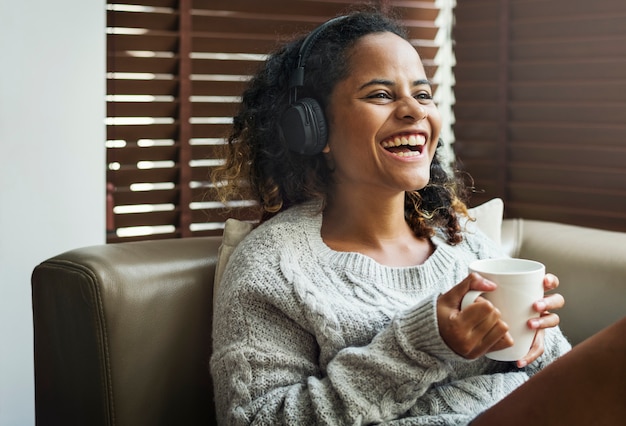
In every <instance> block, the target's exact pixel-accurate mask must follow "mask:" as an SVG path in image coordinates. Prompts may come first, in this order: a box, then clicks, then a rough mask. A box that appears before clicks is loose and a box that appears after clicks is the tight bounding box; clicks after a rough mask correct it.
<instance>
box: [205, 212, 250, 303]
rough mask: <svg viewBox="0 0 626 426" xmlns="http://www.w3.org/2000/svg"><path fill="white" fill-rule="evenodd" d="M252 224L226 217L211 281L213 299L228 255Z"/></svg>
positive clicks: (248, 231)
mask: <svg viewBox="0 0 626 426" xmlns="http://www.w3.org/2000/svg"><path fill="white" fill-rule="evenodd" d="M252 228H253V225H252V224H251V223H249V222H243V221H241V220H237V219H227V220H226V223H225V224H224V236H223V238H222V245H221V246H220V248H219V250H218V251H217V265H216V266H215V278H214V281H213V300H215V296H217V288H218V286H219V283H220V282H221V280H222V275H223V274H224V269H225V268H226V264H227V263H228V259H229V258H230V255H231V254H232V253H233V251H234V250H235V247H237V244H239V243H240V242H241V240H243V239H244V237H245V236H246V235H248V234H249V233H250V231H252Z"/></svg>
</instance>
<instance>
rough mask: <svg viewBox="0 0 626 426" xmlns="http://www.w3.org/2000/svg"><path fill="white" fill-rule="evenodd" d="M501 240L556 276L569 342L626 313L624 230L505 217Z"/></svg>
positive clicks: (508, 249)
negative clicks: (541, 264)
mask: <svg viewBox="0 0 626 426" xmlns="http://www.w3.org/2000/svg"><path fill="white" fill-rule="evenodd" d="M502 245H503V248H504V249H505V250H506V251H507V252H508V253H509V254H511V255H512V256H514V257H521V258H527V259H534V260H537V261H540V262H542V263H544V264H545V265H546V271H547V272H551V273H553V274H555V275H557V276H558V277H559V280H560V286H559V289H558V292H559V293H561V294H562V295H563V296H564V297H565V302H566V303H565V307H564V308H563V309H562V310H560V311H559V315H560V317H561V328H562V330H563V333H564V334H565V335H566V336H567V337H568V338H569V339H570V341H571V342H572V343H573V344H577V343H579V342H581V341H582V340H584V339H586V338H587V337H589V336H591V335H592V334H594V333H596V332H598V331H599V330H601V329H603V328H605V327H606V326H608V325H610V324H612V323H613V322H615V321H617V320H618V319H620V318H622V317H624V315H626V233H623V232H612V231H604V230H600V229H593V228H586V227H580V226H574V225H565V224H559V223H553V222H546V221H537V220H524V219H505V220H504V222H503V230H502Z"/></svg>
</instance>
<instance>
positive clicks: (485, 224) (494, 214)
mask: <svg viewBox="0 0 626 426" xmlns="http://www.w3.org/2000/svg"><path fill="white" fill-rule="evenodd" d="M469 215H470V217H472V218H474V219H476V222H468V224H467V227H468V229H469V230H470V231H471V230H472V228H473V226H476V227H478V229H480V230H481V231H483V233H484V234H485V235H487V236H488V237H489V238H491V239H492V240H493V241H495V242H496V243H498V244H501V243H502V238H501V235H502V216H503V215H504V201H502V199H501V198H493V199H491V200H489V201H487V202H485V203H483V204H481V205H479V206H476V207H472V208H471V209H469Z"/></svg>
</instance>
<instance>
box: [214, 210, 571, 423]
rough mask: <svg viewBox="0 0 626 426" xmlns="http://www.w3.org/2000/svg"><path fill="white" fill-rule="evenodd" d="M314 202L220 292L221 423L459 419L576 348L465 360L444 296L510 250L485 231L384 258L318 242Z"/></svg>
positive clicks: (286, 220)
mask: <svg viewBox="0 0 626 426" xmlns="http://www.w3.org/2000/svg"><path fill="white" fill-rule="evenodd" d="M321 219H322V218H321V214H320V213H319V212H318V206H317V205H316V204H304V205H300V206H297V207H293V208H291V209H289V210H287V211H285V212H283V213H281V214H279V215H277V216H275V217H274V218H273V219H271V220H270V221H268V222H266V223H264V224H262V225H261V226H259V227H258V228H257V229H255V230H254V231H252V232H251V233H250V234H249V235H248V236H247V237H246V238H245V239H244V241H242V242H241V243H240V244H239V245H238V246H237V248H236V249H235V252H234V253H233V255H232V256H231V258H230V261H229V263H228V265H227V267H226V270H225V271H224V279H223V281H222V284H221V286H220V288H219V290H218V295H217V301H216V304H215V314H214V315H215V317H214V329H213V356H212V358H211V372H212V375H213V379H214V386H215V395H216V399H217V400H216V406H217V410H218V417H219V419H220V424H224V425H247V424H259V425H276V424H286V425H370V424H389V425H464V424H467V423H468V422H470V421H471V420H472V419H473V418H474V417H476V416H477V415H478V414H480V413H481V412H482V411H484V410H485V409H487V408H489V407H490V406H491V405H493V404H495V403H496V402H498V401H499V400H500V399H502V398H503V397H504V396H506V395H507V394H509V393H510V392H511V391H513V390H514V389H515V388H517V387H518V386H519V385H521V384H522V383H524V382H525V381H526V380H527V379H528V378H529V377H530V376H531V375H533V374H534V373H536V372H537V371H538V370H539V369H540V368H541V367H542V366H544V365H546V364H548V363H549V362H551V361H552V360H553V359H555V358H556V357H558V356H560V355H562V354H563V353H564V352H565V351H567V350H569V348H570V347H569V344H568V343H567V341H566V340H565V338H564V337H563V336H562V334H561V332H560V331H559V330H558V329H551V330H548V332H547V333H546V351H545V354H544V355H543V356H542V357H541V358H540V359H539V360H537V362H535V363H533V364H532V365H530V366H528V367H526V368H525V369H521V370H519V369H517V368H516V367H515V365H514V364H513V363H503V362H497V361H491V360H489V359H486V358H482V359H479V360H475V361H468V360H465V359H463V358H461V357H459V356H458V355H456V354H455V353H454V352H453V351H452V350H450V348H448V347H447V345H446V344H445V343H444V342H443V339H442V338H441V336H440V335H439V331H438V326H437V316H436V301H437V296H438V295H439V294H441V293H443V292H445V291H447V290H448V289H450V288H451V287H452V286H454V285H455V284H457V283H458V282H460V281H461V280H462V279H463V278H465V276H466V275H467V267H468V265H469V263H470V262H471V261H472V260H475V259H478V258H488V257H502V256H504V255H503V254H502V253H501V251H500V250H499V248H498V247H497V245H495V244H494V243H493V242H491V240H489V239H488V238H487V237H485V236H484V235H483V234H481V233H480V232H479V231H474V232H472V233H466V234H465V235H464V240H463V242H462V243H461V244H459V245H457V246H450V245H448V244H446V242H445V240H444V238H443V234H438V235H437V236H436V237H434V238H433V243H434V244H435V246H436V249H435V251H434V253H433V254H432V255H431V256H430V258H429V259H428V260H427V261H426V262H425V263H424V264H422V265H419V266H414V267H387V266H384V265H381V264H378V263H377V262H375V261H374V260H373V259H371V258H369V257H367V256H364V255H361V254H359V253H345V252H337V251H334V250H331V249H330V248H329V247H328V246H326V244H324V242H323V241H322V239H321V236H320V228H321Z"/></svg>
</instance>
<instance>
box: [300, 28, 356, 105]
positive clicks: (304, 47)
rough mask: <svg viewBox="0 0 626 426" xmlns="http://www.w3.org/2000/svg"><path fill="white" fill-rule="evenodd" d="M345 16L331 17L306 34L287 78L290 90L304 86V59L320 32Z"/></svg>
mask: <svg viewBox="0 0 626 426" xmlns="http://www.w3.org/2000/svg"><path fill="white" fill-rule="evenodd" d="M345 18H346V16H337V17H335V18H332V19H330V20H328V21H326V22H324V23H323V24H321V25H320V26H319V27H317V28H315V29H314V30H313V31H311V33H309V35H308V36H306V38H305V39H304V41H303V42H302V44H301V45H300V50H299V51H298V62H297V64H296V68H295V70H294V71H293V73H292V74H291V77H290V78H289V89H290V90H291V89H297V88H298V87H302V86H304V67H305V66H306V60H307V58H308V57H309V54H310V52H311V49H312V48H313V46H314V45H315V42H316V41H317V39H318V38H319V36H320V35H321V34H322V32H323V31H324V30H325V29H326V28H328V27H329V26H331V25H332V24H334V23H335V22H339V21H342V20H344V19H345ZM294 101H295V99H294Z"/></svg>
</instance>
